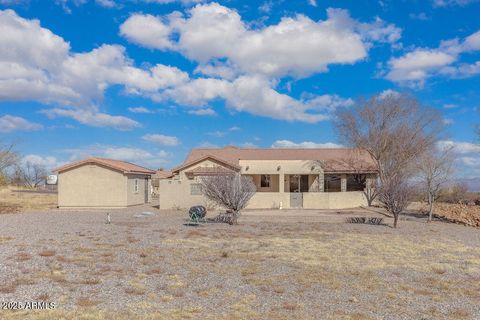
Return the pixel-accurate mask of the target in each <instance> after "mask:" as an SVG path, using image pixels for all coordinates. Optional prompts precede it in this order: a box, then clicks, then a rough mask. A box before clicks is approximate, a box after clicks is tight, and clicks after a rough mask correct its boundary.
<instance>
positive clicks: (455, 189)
mask: <svg viewBox="0 0 480 320" xmlns="http://www.w3.org/2000/svg"><path fill="white" fill-rule="evenodd" d="M467 193H468V185H467V184H466V183H465V182H457V183H455V184H454V185H453V186H451V187H450V188H449V190H448V191H447V193H446V195H445V200H446V201H447V202H450V203H457V204H458V203H460V202H462V200H465V198H466V196H467Z"/></svg>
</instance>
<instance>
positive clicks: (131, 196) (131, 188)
mask: <svg viewBox="0 0 480 320" xmlns="http://www.w3.org/2000/svg"><path fill="white" fill-rule="evenodd" d="M127 178H128V182H127V205H129V206H133V205H138V204H143V203H145V178H148V176H146V175H135V174H129V175H127ZM135 179H138V192H135ZM147 183H148V185H147V192H148V199H149V198H150V197H151V195H150V187H151V180H150V179H148V181H147ZM148 201H149V200H147V202H148Z"/></svg>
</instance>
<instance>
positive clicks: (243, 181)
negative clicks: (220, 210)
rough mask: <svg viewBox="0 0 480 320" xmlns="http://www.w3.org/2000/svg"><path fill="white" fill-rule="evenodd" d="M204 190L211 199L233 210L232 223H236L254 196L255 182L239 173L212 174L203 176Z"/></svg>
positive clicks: (205, 194)
mask: <svg viewBox="0 0 480 320" xmlns="http://www.w3.org/2000/svg"><path fill="white" fill-rule="evenodd" d="M201 184H202V192H203V194H204V196H205V197H206V198H207V199H209V200H210V201H212V202H214V203H216V204H218V205H220V206H222V207H225V208H226V209H228V210H231V211H232V213H231V215H232V221H231V222H232V223H236V222H237V219H238V217H239V216H240V211H241V210H243V209H244V208H245V207H246V206H247V204H248V202H249V201H250V199H251V198H252V196H253V195H254V194H255V191H256V187H255V184H254V183H253V182H252V180H251V179H250V178H249V177H246V176H242V175H240V174H239V173H235V172H232V173H227V172H224V171H223V172H222V173H221V174H212V175H208V176H203V177H202V178H201Z"/></svg>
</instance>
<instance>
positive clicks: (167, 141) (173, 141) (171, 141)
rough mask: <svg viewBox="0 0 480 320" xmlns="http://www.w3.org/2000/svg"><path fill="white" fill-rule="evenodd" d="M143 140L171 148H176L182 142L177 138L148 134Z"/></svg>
mask: <svg viewBox="0 0 480 320" xmlns="http://www.w3.org/2000/svg"><path fill="white" fill-rule="evenodd" d="M142 139H143V140H145V141H148V142H152V143H156V144H159V145H162V146H169V147H174V146H177V145H179V144H180V140H179V139H178V138H177V137H174V136H167V135H163V134H146V135H144V136H143V137H142Z"/></svg>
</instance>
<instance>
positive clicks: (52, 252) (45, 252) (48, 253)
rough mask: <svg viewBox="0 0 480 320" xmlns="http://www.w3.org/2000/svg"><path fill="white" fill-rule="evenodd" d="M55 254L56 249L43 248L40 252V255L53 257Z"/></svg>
mask: <svg viewBox="0 0 480 320" xmlns="http://www.w3.org/2000/svg"><path fill="white" fill-rule="evenodd" d="M55 254H56V252H55V250H42V251H40V252H39V253H38V255H39V256H40V257H53V256H54V255H55Z"/></svg>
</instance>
